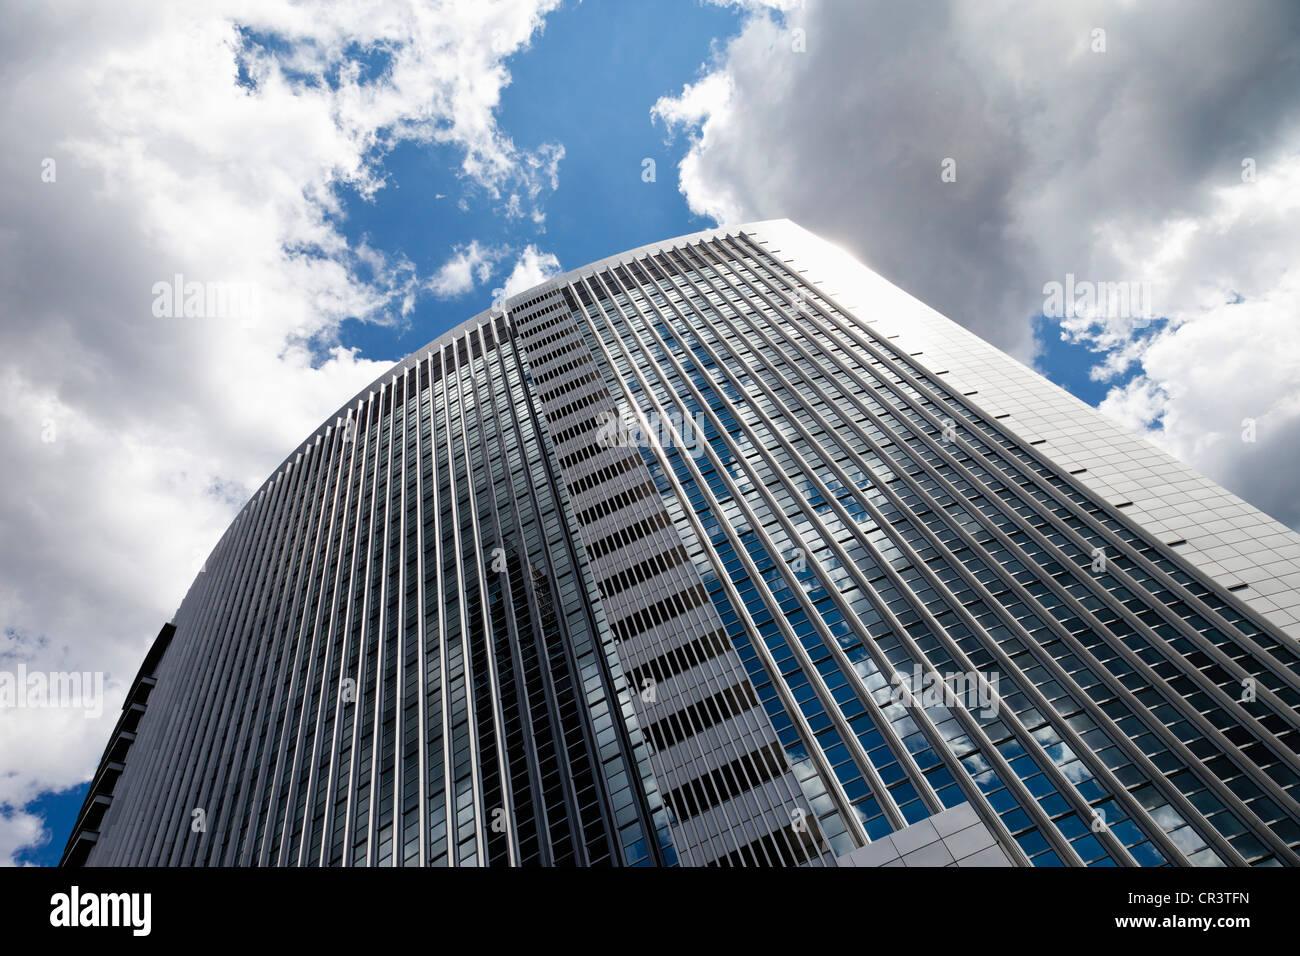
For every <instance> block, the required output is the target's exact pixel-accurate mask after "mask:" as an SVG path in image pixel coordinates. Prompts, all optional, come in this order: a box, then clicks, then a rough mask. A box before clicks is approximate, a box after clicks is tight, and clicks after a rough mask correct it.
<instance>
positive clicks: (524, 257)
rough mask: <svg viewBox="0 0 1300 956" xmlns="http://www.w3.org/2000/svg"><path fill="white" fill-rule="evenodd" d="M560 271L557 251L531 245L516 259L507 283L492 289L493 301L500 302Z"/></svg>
mask: <svg viewBox="0 0 1300 956" xmlns="http://www.w3.org/2000/svg"><path fill="white" fill-rule="evenodd" d="M560 271H561V269H560V260H559V259H558V258H556V256H555V253H553V252H542V251H541V250H539V249H538V248H537V247H536V246H532V245H530V246H528V247H527V248H525V249H524V251H523V252H522V253H520V254H519V258H518V259H516V260H515V267H514V268H513V269H511V270H510V275H508V276H506V281H505V284H504V285H502V286H500V287H499V288H496V289H493V290H492V301H493V302H494V303H500V302H502V301H504V300H505V299H508V298H510V297H511V296H512V295H515V294H517V293H519V292H524V291H525V290H527V289H531V288H532V287H533V286H535V285H538V284H539V283H542V282H545V281H546V280H547V279H549V278H550V277H551V276H553V275H558V274H559V273H560Z"/></svg>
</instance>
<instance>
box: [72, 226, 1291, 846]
mask: <svg viewBox="0 0 1300 956" xmlns="http://www.w3.org/2000/svg"><path fill="white" fill-rule="evenodd" d="M1298 586H1300V537H1297V536H1296V535H1295V534H1294V533H1292V532H1291V531H1289V530H1288V529H1287V528H1285V527H1284V526H1282V525H1280V524H1278V523H1277V522H1275V521H1273V520H1272V519H1270V518H1268V517H1267V516H1265V515H1263V514H1261V513H1260V512H1258V511H1256V510H1255V509H1253V508H1251V507H1250V506H1248V505H1246V504H1245V503H1244V502H1242V501H1240V500H1239V499H1237V498H1235V497H1234V496H1233V495H1231V494H1229V493H1228V492H1226V491H1224V490H1223V489H1221V488H1219V487H1217V486H1216V485H1214V484H1213V483H1212V482H1210V481H1208V480H1206V479H1205V478H1202V477H1200V476H1198V475H1196V474H1195V473H1193V472H1191V471H1190V470H1189V469H1187V468H1186V467H1184V466H1182V465H1181V464H1179V463H1178V462H1177V461H1175V460H1174V459H1172V458H1170V457H1169V456H1168V455H1165V454H1163V453H1162V452H1160V451H1158V450H1157V449H1155V448H1154V447H1153V446H1151V445H1149V444H1147V443H1146V442H1144V441H1143V440H1141V439H1138V438H1136V437H1133V436H1130V435H1128V434H1126V433H1124V432H1123V431H1121V430H1120V429H1118V428H1116V427H1115V426H1114V425H1112V424H1110V423H1108V422H1107V421H1106V420H1105V419H1103V418H1102V417H1101V416H1100V415H1099V414H1098V413H1097V412H1095V411H1094V410H1092V409H1090V408H1089V407H1087V406H1086V405H1084V404H1083V403H1081V402H1079V401H1077V400H1076V399H1074V398H1072V397H1070V396H1069V395H1068V394H1066V393H1065V392H1063V391H1062V390H1060V389H1059V388H1057V387H1056V386H1054V385H1052V384H1051V383H1049V382H1047V381H1046V380H1045V379H1043V378H1041V377H1040V376H1038V375H1036V374H1035V373H1033V372H1032V371H1030V370H1028V369H1027V368H1025V367H1024V366H1022V365H1020V364H1019V363H1017V362H1015V361H1014V360H1012V359H1010V358H1008V357H1007V356H1005V355H1003V354H1002V353H1000V352H998V351H997V350H996V349H994V348H992V347H991V346H989V345H987V344H986V343H984V342H982V341H981V340H980V339H978V338H977V337H975V336H974V335H972V334H970V333H968V332H966V331H965V330H963V329H961V328H960V327H959V326H957V325H956V324H954V323H952V322H951V321H949V320H947V319H945V318H944V317H942V316H940V315H938V314H937V313H935V312H933V311H932V310H930V309H928V308H927V307H925V306H924V305H922V304H921V303H919V302H917V301H916V300H914V299H912V298H910V297H909V296H907V295H906V294H905V293H903V292H901V291H900V290H898V289H896V288H894V287H893V286H891V285H889V284H888V283H887V282H885V281H884V280H882V279H880V278H879V277H878V276H876V275H875V274H873V273H871V272H870V271H869V270H867V269H865V268H864V267H862V266H861V265H858V264H857V263H854V262H852V261H851V260H849V259H848V258H847V257H846V256H844V255H843V254H842V253H840V252H839V251H838V250H836V249H835V248H834V247H832V246H829V245H828V244H826V243H824V242H823V241H822V240H820V239H818V238H817V237H815V236H812V235H811V234H809V233H807V232H806V231H804V230H802V229H800V228H799V227H797V226H795V225H794V224H792V223H789V222H786V221H781V220H778V221H771V222H761V223H755V224H750V225H746V226H741V227H736V228H731V229H723V230H713V231H709V232H704V233H699V234H696V235H692V236H687V237H683V238H680V239H675V240H671V241H668V242H664V243H660V244H656V245H653V246H647V247H643V248H641V249H637V250H634V251H631V252H628V253H625V254H623V255H620V256H616V257H613V258H610V259H606V260H603V261H601V262H597V263H593V264H591V265H588V266H586V267H583V268H581V269H577V270H575V271H572V272H569V273H566V274H564V275H561V276H557V277H555V278H552V279H549V280H548V281H546V282H544V283H542V284H541V285H539V286H537V287H536V288H534V289H532V290H530V291H528V292H526V293H523V294H521V295H518V296H515V297H513V298H512V299H510V300H508V301H506V302H505V303H503V307H502V308H501V309H499V310H495V311H493V312H488V313H484V314H481V315H478V316H476V317H475V318H473V319H471V320H470V321H468V322H466V323H464V324H463V325H461V326H459V327H457V328H456V329H454V330H452V331H451V332H448V333H447V334H445V335H443V336H441V337H439V338H437V339H435V340H434V341H433V342H432V343H430V344H429V345H428V346H426V347H425V348H423V349H420V350H419V351H418V352H416V353H414V354H412V355H411V356H409V357H408V358H407V359H405V360H403V361H402V362H400V363H398V364H397V365H396V366H395V367H394V368H393V369H392V370H391V371H389V372H388V373H386V374H385V375H384V376H383V377H382V378H381V379H379V380H378V381H376V382H375V383H373V384H372V385H371V386H370V387H369V388H367V389H365V390H364V391H362V392H361V393H360V394H359V395H357V396H356V397H355V398H353V399H352V400H351V401H350V402H348V403H347V404H346V405H344V406H343V408H341V409H340V410H339V411H338V412H337V413H336V414H335V415H332V416H330V418H329V419H328V420H327V421H326V422H325V423H324V424H322V425H321V426H320V428H318V429H317V430H316V431H315V432H314V433H313V434H312V435H310V436H309V437H308V438H307V440H306V441H305V442H303V444H302V445H301V446H300V447H299V448H298V449H297V450H295V451H294V452H293V453H292V454H291V455H290V456H289V457H288V458H287V459H286V460H285V462H284V463H283V464H282V465H281V466H280V467H279V468H278V469H277V470H276V471H275V473H274V474H273V475H272V476H271V477H270V478H269V479H268V480H267V482H266V484H265V485H264V486H263V487H262V488H261V489H260V490H259V491H258V492H257V493H256V494H255V495H254V496H253V498H252V500H251V501H250V502H249V503H248V504H247V506H246V507H245V508H244V509H243V511H241V513H240V514H239V516H238V517H237V518H236V520H235V522H234V523H233V524H232V525H231V527H230V529H229V530H228V531H227V532H226V534H225V535H224V536H223V538H222V539H221V541H220V542H219V543H218V545H217V547H216V549H215V550H214V551H213V553H212V555H211V556H210V558H209V559H208V562H207V565H206V567H205V569H204V571H203V572H202V573H201V574H200V575H199V577H198V579H197V580H196V581H195V583H194V585H193V586H192V588H191V590H190V592H189V594H188V595H187V596H186V598H185V601H184V603H183V604H182V605H181V607H180V609H179V610H178V612H177V614H176V616H175V619H174V621H172V622H169V624H168V625H167V626H165V627H164V628H163V631H162V632H161V633H160V635H159V639H158V641H157V642H156V643H155V646H154V649H153V650H152V651H151V653H150V655H149V658H148V659H147V660H146V662H145V665H144V666H143V667H142V668H141V672H140V675H139V676H138V677H137V679H136V682H135V684H134V685H133V687H132V689H131V692H130V694H129V695H128V698H127V704H126V707H125V708H124V710H123V715H122V719H121V721H120V722H119V724H118V727H117V729H116V730H115V731H114V735H113V738H112V740H111V741H110V744H109V747H108V749H107V750H106V752H105V756H104V760H103V762H102V763H101V766H100V770H99V772H98V773H97V775H96V777H95V781H94V783H93V784H92V787H91V791H90V794H89V795H88V797H87V800H86V805H85V807H84V808H83V811H82V816H81V819H80V821H79V823H78V826H77V829H76V830H75V831H74V833H73V835H72V837H71V839H70V840H69V843H68V849H67V851H66V853H65V862H67V863H70V864H78V863H89V864H91V865H97V864H100V865H103V864H161V865H204V864H207V865H213V864H238V865H258V864H262V865H266V864H281V865H285V864H290V865H292V864H297V865H420V864H432V865H498V864H520V865H530V864H593V865H594V864H615V865H677V864H681V865H764V864H768V865H772V864H775V865H854V866H869V865H886V864H898V863H900V862H901V863H902V864H904V865H947V864H950V863H956V864H958V865H1003V866H1005V865H1033V866H1058V865H1070V866H1080V865H1088V866H1132V865H1143V866H1158V865H1196V866H1219V865H1235V866H1240V865H1290V864H1295V863H1297V862H1300V856H1298V855H1297V849H1298V848H1300V804H1298V803H1297V800H1298V799H1300V789H1298V787H1300V775H1298V774H1297V770H1298V769H1300V758H1298V757H1297V753H1300V719H1298V718H1297V713H1298V712H1300V647H1298V646H1297V638H1298V637H1300V587H1298Z"/></svg>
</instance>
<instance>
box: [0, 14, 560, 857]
mask: <svg viewBox="0 0 1300 956" xmlns="http://www.w3.org/2000/svg"><path fill="white" fill-rule="evenodd" d="M557 4H558V0H500V2H495V3H485V2H480V0H463V2H461V0H458V2H451V0H445V2H436V3H423V4H408V3H400V2H396V0H391V2H375V3H364V4H361V3H326V2H308V3H290V2H287V0H278V2H270V0H256V2H254V0H228V2H221V0H209V2H197V0H196V2H187V3H183V4H178V3H172V2H169V0H156V2H138V3H134V4H129V5H119V4H114V5H111V6H109V5H104V4H100V3H96V2H91V0H86V2H81V3H64V4H58V5H50V4H33V5H26V6H23V7H20V8H16V9H13V10H8V11H6V17H7V29H6V30H5V31H4V32H3V34H2V35H0V73H3V79H4V84H5V87H6V91H7V96H6V98H5V100H4V103H3V105H0V128H3V129H4V130H5V134H6V149H5V151H4V154H3V156H2V157H0V172H2V175H0V210H3V212H0V315H2V316H3V319H2V320H0V459H2V460H3V461H4V462H5V468H6V479H5V481H4V483H3V485H2V486H0V487H2V488H3V492H2V493H0V538H2V539H3V540H4V542H5V545H6V546H5V548H4V550H3V555H2V556H0V633H2V634H3V637H0V670H11V669H13V668H14V667H16V665H17V663H18V662H23V663H25V664H26V665H27V667H28V668H30V669H33V670H46V671H50V670H82V671H84V670H92V671H103V672H106V673H107V674H108V675H109V681H108V692H109V696H110V698H115V699H110V700H109V701H108V702H106V705H105V716H104V717H103V719H102V720H98V721H96V720H90V719H86V718H84V717H82V716H81V715H80V714H78V713H72V714H69V713H64V712H62V711H34V710H12V709H7V710H5V711H3V712H0V767H4V768H5V773H3V774H0V862H4V861H5V860H9V859H11V858H12V856H13V854H14V853H15V852H17V850H18V849H19V848H20V847H22V846H23V845H25V844H29V843H31V842H32V841H33V840H34V839H36V838H37V835H38V833H39V829H40V821H38V820H35V818H34V817H31V816H30V815H27V814H24V813H23V812H21V811H20V809H16V808H21V807H22V806H23V805H24V804H26V803H27V802H28V801H30V800H31V799H32V798H34V797H35V796H36V795H37V793H39V792H41V791H44V790H49V789H62V788H65V787H67V786H69V785H72V784H75V783H77V782H78V781H81V780H84V779H85V778H86V777H87V775H88V774H89V773H90V771H91V770H92V769H93V766H94V763H95V761H96V760H97V759H98V756H99V753H100V751H101V749H102V747H103V745H104V742H105V740H106V739H107V736H108V732H109V730H110V728H111V725H112V720H113V712H114V710H115V709H116V708H117V706H118V704H119V703H120V698H121V694H122V693H123V691H124V689H125V682H127V681H129V680H130V679H131V677H132V676H133V675H134V672H135V669H136V667H137V666H138V664H139V662H140V660H141V658H142V655H143V652H144V649H145V648H146V647H147V646H148V642H149V641H150V640H151V639H152V637H153V636H154V634H156V633H157V631H158V628H159V627H160V626H161V624H162V623H163V622H164V621H165V620H167V619H168V618H169V617H170V615H171V613H172V612H173V610H174V609H175V607H176V605H177V604H178V603H179V601H180V599H181V597H182V595H183V594H184V591H185V589H186V587H187V586H188V584H189V583H190V581H191V580H192V578H193V576H194V574H195V572H196V571H197V569H198V567H199V566H200V564H201V562H202V560H203V558H204V556H205V555H206V553H207V551H208V550H209V549H210V548H211V546H212V545H213V544H214V543H215V542H216V540H217V538H218V537H219V535H220V534H221V532H222V531H223V530H224V529H225V527H226V525H227V524H228V523H229V521H230V519H231V517H232V516H233V514H234V512H235V510H236V509H237V508H238V507H239V506H240V505H241V504H242V503H243V501H244V500H245V499H246V497H247V496H248V494H249V493H250V492H251V491H252V490H254V489H255V488H256V487H257V486H258V485H259V484H260V483H261V482H262V480H264V479H265V477H266V475H267V474H268V473H269V472H270V470H271V469H272V468H273V467H274V466H275V465H276V464H277V463H278V462H279V461H280V460H281V458H282V457H283V455H284V454H285V452H286V450H287V449H289V448H292V447H293V446H294V445H295V443H296V442H298V441H299V440H300V439H301V438H302V437H303V435H305V434H307V433H308V431H309V430H310V429H312V428H314V427H315V426H316V425H317V424H318V423H319V422H320V420H321V419H322V418H323V417H324V416H325V415H326V414H328V413H329V412H330V411H332V410H333V409H335V408H336V407H337V406H338V404H339V402H340V401H341V400H342V399H343V398H345V397H346V396H348V395H351V394H353V392H355V391H356V389H358V388H359V387H361V386H362V385H364V384H365V383H366V382H368V381H370V380H372V379H373V378H374V377H375V376H376V375H377V374H378V373H379V372H380V371H381V370H382V369H383V368H384V367H386V365H387V363H383V362H371V361H367V360H365V359H363V358H361V357H360V356H358V355H357V354H355V352H354V351H351V350H348V349H345V348H341V347H339V345H338V341H339V338H338V329H339V326H340V323H341V322H343V321H344V320H346V319H348V318H359V319H362V320H364V321H370V322H398V321H401V317H402V316H403V315H406V314H408V313H409V312H410V311H411V309H412V308H413V303H414V301H415V296H416V295H417V293H418V292H419V290H420V289H421V288H422V286H423V283H422V282H421V280H420V278H419V277H418V276H417V275H416V271H415V269H414V267H413V266H412V264H411V263H410V262H408V261H406V260H405V259H404V258H403V257H401V256H400V255H393V254H391V253H390V252H386V251H385V250H382V249H379V248H373V247H371V246H368V245H365V244H361V245H356V244H349V242H348V240H347V239H346V238H345V237H344V235H343V234H342V233H341V232H340V230H339V228H338V225H337V223H338V216H339V215H340V214H341V208H340V204H339V200H338V198H337V193H336V190H337V189H338V187H340V186H341V185H347V186H351V187H353V188H355V189H357V190H359V191H360V192H361V193H362V194H363V195H373V194H374V193H375V191H377V190H379V189H382V188H384V186H385V174H384V170H383V167H382V160H383V156H384V154H385V151H386V150H387V149H388V148H390V147H391V146H392V145H394V144H395V143H396V142H398V141H400V140H403V139H407V140H415V141H418V142H427V143H437V144H443V145H445V146H447V147H450V148H451V149H452V150H454V151H455V154H456V155H457V156H458V157H459V159H458V160H457V162H458V164H459V166H458V173H459V175H460V177H461V183H462V186H463V190H464V195H463V196H462V197H460V198H461V200H462V201H466V202H487V203H490V204H492V205H494V206H495V207H496V208H498V209H504V207H505V206H506V204H507V203H508V202H509V201H510V197H512V196H519V197H520V199H519V200H518V202H517V205H518V208H519V211H520V214H522V215H528V216H531V217H533V218H534V219H537V218H538V217H540V215H541V213H540V204H541V202H542V201H543V200H544V198H545V196H546V195H547V194H548V191H549V190H552V189H554V188H555V185H556V168H557V164H558V162H559V160H560V157H562V155H563V151H562V148H561V147H559V146H558V145H556V144H548V145H546V146H543V147H541V148H540V149H538V150H536V151H528V150H524V149H521V148H519V147H517V146H516V145H515V144H514V143H513V141H512V140H511V139H510V137H509V136H508V135H507V134H506V133H505V132H504V131H502V130H501V129H500V128H499V127H498V125H497V122H496V118H495V109H496V107H497V105H498V101H499V97H500V92H501V89H502V88H503V87H504V85H505V84H506V83H508V82H509V74H508V71H507V69H506V66H505V59H506V57H507V56H509V55H510V54H512V53H514V52H517V51H518V50H520V49H522V48H523V47H524V46H525V45H526V44H527V43H528V42H529V40H530V38H531V37H532V36H534V35H535V34H536V32H537V31H538V30H539V29H540V28H541V25H542V18H543V17H544V16H545V15H546V14H547V13H548V12H549V11H550V10H552V9H553V8H554V7H555V6H556V5H557ZM267 38H273V39H274V42H267ZM363 61H365V62H363ZM47 158H48V159H52V160H53V161H54V163H55V166H54V172H55V179H54V181H53V182H44V181H42V172H43V169H44V168H45V166H44V165H43V160H45V159H47ZM483 254H484V255H486V253H485V252H484V253H483ZM485 267H486V266H485V263H483V262H477V263H474V262H471V264H470V265H469V274H470V276H471V277H472V278H473V279H475V280H477V281H486V278H487V275H486V274H485V273H484V271H483V270H484V268H485ZM177 274H180V275H182V276H183V277H184V281H187V282H199V283H205V284H208V285H207V287H211V286H212V285H213V284H216V283H241V284H243V286H244V287H246V288H248V289H251V290H253V291H254V292H255V293H256V302H257V311H256V313H255V314H253V315H251V316H250V315H233V316H215V317H214V316H209V317H190V318H167V317H159V316H156V315H155V314H154V308H153V305H154V298H155V293H154V291H153V290H154V286H155V284H156V283H159V282H171V281H172V277H173V276H175V275H177ZM438 278H444V279H446V280H447V281H452V279H453V277H452V276H451V274H450V273H449V274H447V275H446V276H442V275H440V276H439V277H437V278H435V280H434V281H435V282H437V281H438ZM57 837H58V838H60V839H61V838H62V834H59V835H57Z"/></svg>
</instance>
